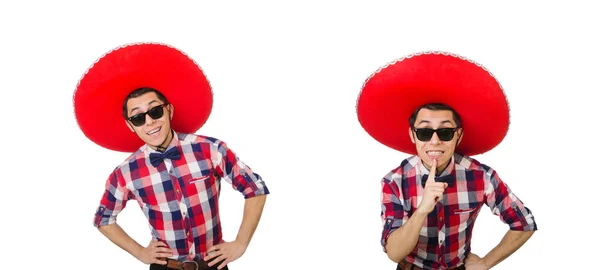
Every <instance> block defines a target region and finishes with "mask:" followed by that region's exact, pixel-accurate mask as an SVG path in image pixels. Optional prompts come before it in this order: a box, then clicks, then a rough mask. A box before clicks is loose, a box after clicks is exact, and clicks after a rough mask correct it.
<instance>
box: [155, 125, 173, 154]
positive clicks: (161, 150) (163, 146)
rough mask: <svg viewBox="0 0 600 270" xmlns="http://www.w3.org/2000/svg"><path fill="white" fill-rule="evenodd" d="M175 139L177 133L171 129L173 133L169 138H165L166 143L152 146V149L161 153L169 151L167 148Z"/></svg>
mask: <svg viewBox="0 0 600 270" xmlns="http://www.w3.org/2000/svg"><path fill="white" fill-rule="evenodd" d="M174 137H175V132H174V131H173V130H172V129H171V132H170V133H169V134H168V135H167V138H165V141H164V142H163V143H161V144H160V145H159V146H150V148H152V149H154V150H157V151H160V152H164V151H165V150H167V146H169V144H171V142H172V141H173V138H174Z"/></svg>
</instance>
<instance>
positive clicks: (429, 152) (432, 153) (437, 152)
mask: <svg viewBox="0 0 600 270" xmlns="http://www.w3.org/2000/svg"><path fill="white" fill-rule="evenodd" d="M443 153H444V152H442V151H427V154H429V155H432V156H439V155H441V154H443Z"/></svg>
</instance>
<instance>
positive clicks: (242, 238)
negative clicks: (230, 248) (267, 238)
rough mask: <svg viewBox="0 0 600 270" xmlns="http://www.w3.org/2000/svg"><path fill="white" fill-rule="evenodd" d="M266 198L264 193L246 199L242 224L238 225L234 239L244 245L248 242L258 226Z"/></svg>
mask: <svg viewBox="0 0 600 270" xmlns="http://www.w3.org/2000/svg"><path fill="white" fill-rule="evenodd" d="M266 198H267V196H266V195H259V196H255V197H252V198H249V199H246V202H245V203H244V216H243V218H242V224H241V225H240V229H239V231H238V235H237V237H236V239H235V241H238V242H240V243H243V244H244V245H245V246H248V244H250V240H251V239H252V235H254V231H256V227H258V222H259V221H260V217H261V215H262V211H263V208H264V206H265V201H266Z"/></svg>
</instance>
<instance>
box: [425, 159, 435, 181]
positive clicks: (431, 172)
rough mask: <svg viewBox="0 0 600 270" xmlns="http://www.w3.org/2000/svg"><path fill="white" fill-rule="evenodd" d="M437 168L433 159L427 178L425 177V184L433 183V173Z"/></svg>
mask: <svg viewBox="0 0 600 270" xmlns="http://www.w3.org/2000/svg"><path fill="white" fill-rule="evenodd" d="M436 168H437V159H434V160H433V162H432V163H431V168H430V169H429V177H427V182H434V180H433V179H435V173H436Z"/></svg>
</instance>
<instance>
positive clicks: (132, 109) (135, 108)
mask: <svg viewBox="0 0 600 270" xmlns="http://www.w3.org/2000/svg"><path fill="white" fill-rule="evenodd" d="M154 102H158V101H156V100H152V101H150V102H148V105H150V104H152V103H154ZM139 108H140V107H133V108H131V110H130V111H129V112H130V113H132V112H133V111H135V110H137V109H139Z"/></svg>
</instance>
